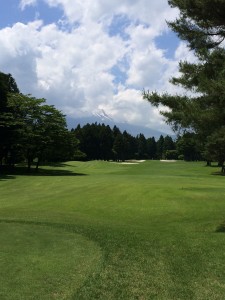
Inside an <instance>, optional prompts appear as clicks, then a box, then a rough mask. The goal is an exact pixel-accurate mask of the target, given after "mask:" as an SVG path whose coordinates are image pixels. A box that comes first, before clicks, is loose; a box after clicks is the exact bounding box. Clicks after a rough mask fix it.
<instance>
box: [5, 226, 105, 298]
mask: <svg viewBox="0 0 225 300" xmlns="http://www.w3.org/2000/svg"><path fill="white" fill-rule="evenodd" d="M0 240H1V246H0V282H1V289H0V299H10V300H14V299H17V300H18V299H26V300H27V299H42V300H44V299H60V300H62V299H70V298H71V296H72V295H74V294H75V293H76V290H77V289H78V288H80V287H81V286H82V285H83V284H84V282H85V281H86V280H87V278H88V277H89V276H90V275H92V274H93V273H95V272H96V271H97V270H98V269H99V268H100V266H101V262H102V253H101V249H100V247H99V246H98V245H97V244H96V243H94V242H93V241H91V240H88V239H87V238H85V237H84V236H82V235H79V234H75V233H73V232H67V231H65V230H63V229H62V230H61V229H59V228H54V227H53V228H52V227H46V226H37V225H27V224H26V225H23V224H17V223H1V224H0ZM2 270H4V272H3V271H2Z"/></svg>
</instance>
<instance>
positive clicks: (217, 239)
mask: <svg viewBox="0 0 225 300" xmlns="http://www.w3.org/2000/svg"><path fill="white" fill-rule="evenodd" d="M217 171H219V169H218V168H215V167H214V168H209V167H205V166H204V163H203V162H198V163H185V162H175V163H163V162H159V161H146V162H143V163H140V164H138V165H123V164H116V163H110V162H97V161H94V162H68V163H65V164H59V165H57V166H46V167H44V168H42V169H41V170H40V172H39V173H38V174H37V175H36V174H34V173H32V174H31V175H29V176H28V175H26V174H24V173H23V171H21V170H20V169H19V170H17V171H16V172H15V173H14V174H8V175H4V176H3V175H2V177H0V286H1V288H0V299H1V300H5V299H7V300H17V299H23V300H26V299H59V300H61V299H160V300H161V299H204V300H205V299H210V300H211V299H224V297H225V296H224V295H225V267H224V266H225V233H224V232H223V229H224V228H223V226H221V224H223V222H224V221H225V177H224V176H218V175H213V173H215V172H217ZM218 229H219V230H218Z"/></svg>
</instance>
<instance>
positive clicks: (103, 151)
mask: <svg viewBox="0 0 225 300" xmlns="http://www.w3.org/2000/svg"><path fill="white" fill-rule="evenodd" d="M0 99H1V101H0V137H1V139H0V165H1V167H2V168H3V167H5V166H8V167H13V166H14V165H15V164H17V163H21V162H22V163H26V164H27V167H28V170H30V168H31V166H32V164H34V165H35V168H36V170H38V167H39V165H40V163H44V162H56V161H66V160H117V161H118V160H121V161H123V160H127V159H162V158H165V159H178V158H180V159H183V158H184V159H186V160H197V159H200V158H201V155H200V151H199V148H198V147H197V145H196V142H195V140H194V139H193V137H192V135H190V134H189V135H184V136H183V137H179V138H178V139H177V140H176V142H175V141H174V140H173V139H172V137H171V136H168V135H167V136H165V137H163V136H162V135H161V136H160V138H159V139H158V140H155V138H154V137H152V138H148V139H146V138H145V136H144V135H143V134H141V133H140V134H139V135H138V136H136V137H134V136H132V135H131V134H129V133H128V132H126V131H124V132H121V131H120V129H119V128H117V127H116V126H114V127H113V128H110V126H107V125H104V124H97V123H95V124H86V125H85V126H83V127H81V126H80V125H78V126H77V127H76V128H75V129H72V130H68V129H67V125H66V120H65V116H64V115H63V114H62V113H61V112H60V111H59V110H57V109H56V108H55V107H54V106H52V105H47V104H46V101H45V99H36V98H35V97H32V96H31V95H23V94H22V93H20V91H19V88H18V87H17V84H16V81H15V80H14V78H13V77H12V76H11V75H10V74H4V73H0Z"/></svg>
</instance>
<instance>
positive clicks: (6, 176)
mask: <svg viewBox="0 0 225 300" xmlns="http://www.w3.org/2000/svg"><path fill="white" fill-rule="evenodd" d="M8 179H16V177H15V176H12V175H6V174H1V173H0V181H4V180H8Z"/></svg>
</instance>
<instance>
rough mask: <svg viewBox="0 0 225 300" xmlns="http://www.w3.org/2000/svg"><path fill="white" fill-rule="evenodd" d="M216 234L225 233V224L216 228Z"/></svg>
mask: <svg viewBox="0 0 225 300" xmlns="http://www.w3.org/2000/svg"><path fill="white" fill-rule="evenodd" d="M216 232H225V222H223V223H222V224H220V225H219V226H218V227H217V228H216Z"/></svg>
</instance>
